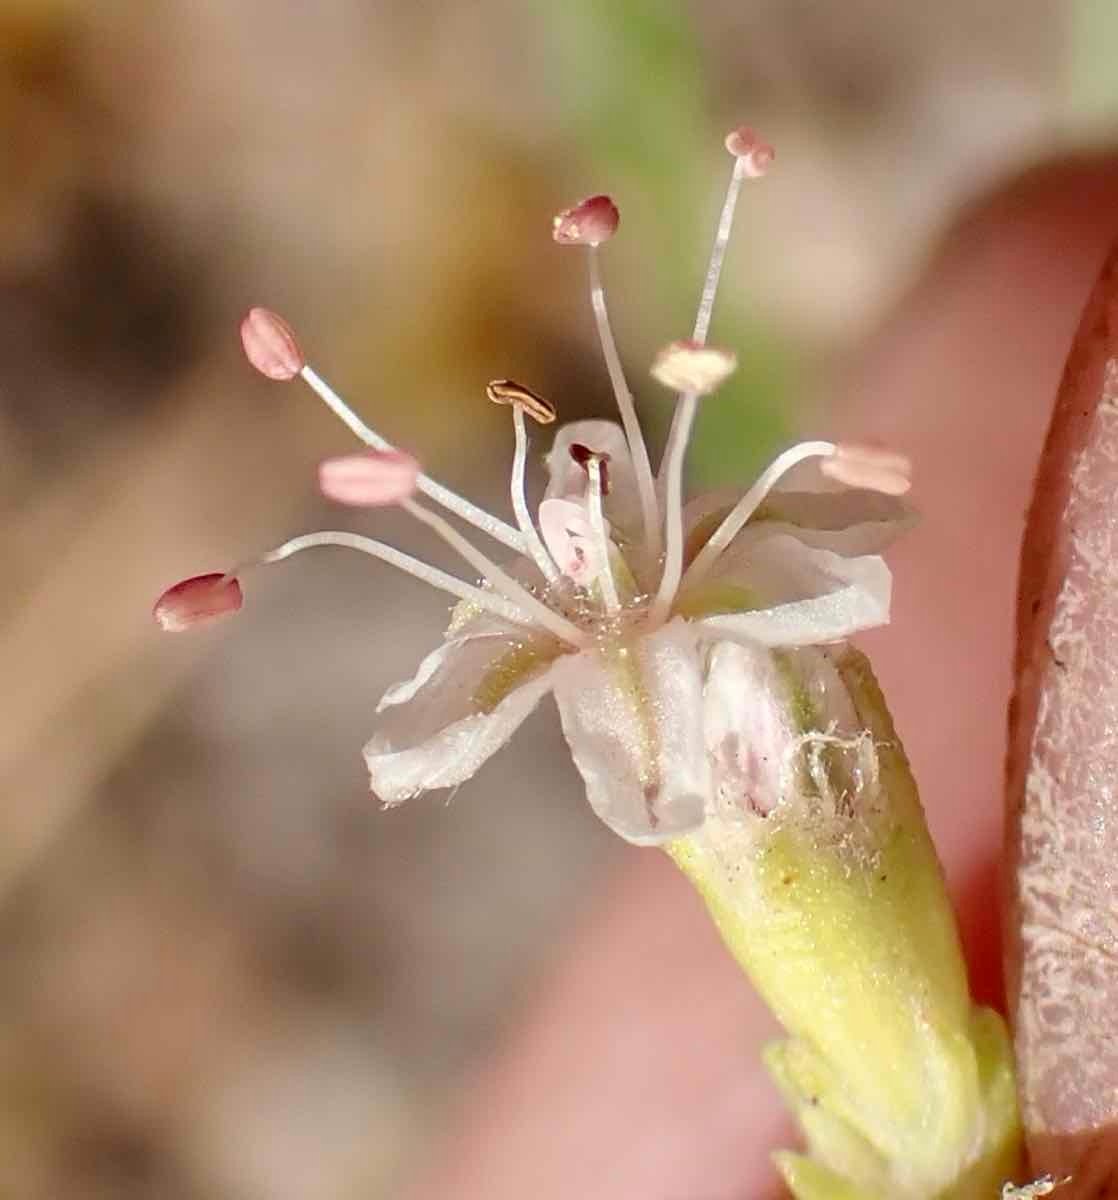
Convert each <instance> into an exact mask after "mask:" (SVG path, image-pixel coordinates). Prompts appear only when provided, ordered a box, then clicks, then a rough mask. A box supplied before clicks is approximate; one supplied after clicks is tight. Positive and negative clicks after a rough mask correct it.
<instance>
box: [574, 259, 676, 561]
mask: <svg viewBox="0 0 1118 1200" xmlns="http://www.w3.org/2000/svg"><path fill="white" fill-rule="evenodd" d="M587 262H588V263H589V265H590V305H591V307H592V308H593V310H594V323H595V324H596V325H597V327H598V340H599V341H600V342H601V344H602V354H603V356H604V357H605V360H606V369H607V370H608V371H609V379H610V383H611V384H612V385H613V394H614V396H615V397H616V398H617V407H618V410H619V411H620V413H621V424H622V425H623V426H624V428H625V440H626V441H627V442H628V443H629V456H630V457H631V458H632V460H633V472H634V474H635V475H636V479H637V494H638V496H639V497H640V505H641V519H642V521H643V523H644V540H645V545H646V547H647V548H648V555H649V558H651V559H655V558H657V556H658V555H659V553H660V545H661V536H660V509H659V505H658V503H657V500H656V482H655V480H654V479H653V477H652V463H651V461H650V460H649V457H648V447H647V446H646V445H645V441H644V434H643V432H642V431H641V423H640V419H639V418H638V417H637V410H636V406H635V405H634V403H633V393H632V392H631V391H630V390H629V385H628V384H627V383H626V381H625V370H624V368H623V367H622V365H621V356H620V355H619V354H618V353H617V343H616V342H615V341H614V338H613V329H612V327H611V326H610V322H609V310H608V309H607V308H606V291H605V288H604V287H603V286H602V273H601V268H600V266H599V263H598V247H597V246H590V247H589V248H588V251H587Z"/></svg>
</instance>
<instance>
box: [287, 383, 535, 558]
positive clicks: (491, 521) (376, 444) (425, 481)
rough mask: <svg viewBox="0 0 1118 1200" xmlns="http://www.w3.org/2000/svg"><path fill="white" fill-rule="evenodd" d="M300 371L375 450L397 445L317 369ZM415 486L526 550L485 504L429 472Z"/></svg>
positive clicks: (465, 518) (497, 537)
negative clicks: (479, 503) (472, 501)
mask: <svg viewBox="0 0 1118 1200" xmlns="http://www.w3.org/2000/svg"><path fill="white" fill-rule="evenodd" d="M299 374H300V376H301V378H302V379H303V382H304V383H306V384H307V386H308V387H309V388H310V389H311V390H312V391H313V392H314V393H315V395H317V396H318V397H319V399H320V400H322V401H323V403H324V404H325V405H326V407H327V408H329V409H330V411H331V412H332V413H333V414H334V415H335V416H336V417H338V418H339V419H340V420H341V421H342V423H343V424H345V425H346V426H348V428H349V429H350V430H351V431H352V432H353V433H355V434H356V435H357V437H358V438H360V440H361V441H363V442H364V443H365V445H366V446H372V447H373V449H374V450H393V449H395V447H394V446H393V445H392V444H391V443H390V442H389V441H387V440H386V439H385V438H383V437H381V435H380V434H379V433H377V431H376V430H375V429H370V428H369V426H368V425H366V424H365V422H364V421H362V420H361V418H360V417H359V416H358V415H357V414H356V413H355V412H354V411H353V409H352V408H350V407H349V405H348V404H347V403H346V402H345V401H344V400H343V399H342V398H341V396H339V395H338V393H337V392H335V391H334V389H333V388H332V387H331V386H330V385H329V384H328V383H327V382H326V380H325V379H323V378H322V376H321V375H319V374H318V372H317V371H315V370H313V369H312V368H311V367H309V366H306V367H304V368H303V369H302V371H300V372H299ZM416 486H417V487H418V488H419V490H420V491H421V492H423V493H424V494H425V495H427V496H429V497H430V498H431V499H432V500H434V501H435V503H436V504H441V505H442V506H443V508H446V509H448V510H449V511H450V512H452V513H455V514H456V515H457V516H459V517H461V518H462V520H463V521H467V522H469V524H471V525H473V526H474V527H475V528H476V529H480V530H481V531H482V532H483V533H487V534H488V535H489V536H490V537H491V538H493V539H494V540H496V541H498V542H503V543H504V544H505V545H506V546H508V548H509V549H510V550H516V551H517V552H518V553H521V554H522V553H524V540H523V537H522V536H521V534H520V531H519V530H517V529H514V528H513V527H512V526H511V525H509V524H507V523H506V522H505V521H502V520H501V519H500V517H495V516H494V515H493V514H492V513H489V512H486V511H485V509H484V508H479V507H478V506H477V505H476V504H472V503H471V502H470V501H469V500H466V499H465V498H464V497H462V496H459V495H458V493H457V492H452V491H451V490H450V488H448V487H444V486H443V485H442V484H441V483H438V482H437V481H436V480H434V479H432V478H431V477H430V476H429V475H420V476H419V478H418V479H417V480H416Z"/></svg>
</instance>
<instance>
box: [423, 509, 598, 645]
mask: <svg viewBox="0 0 1118 1200" xmlns="http://www.w3.org/2000/svg"><path fill="white" fill-rule="evenodd" d="M400 507H401V508H402V509H403V510H404V511H405V512H407V513H410V514H411V515H412V516H413V517H415V518H416V520H418V521H422V522H423V524H424V525H426V526H428V528H430V529H433V530H434V531H435V532H436V533H437V534H438V535H439V537H441V538H442V539H443V541H444V542H446V543H447V545H448V546H451V547H452V548H453V549H455V550H457V551H458V553H459V554H460V555H461V556H462V557H463V558H464V559H465V560H466V561H467V562H468V563H469V564H470V566H472V567H473V568H474V569H475V570H477V571H480V572H481V573H482V575H484V576H485V580H486V582H487V583H488V584H489V585H490V587H492V588H493V589H494V591H497V592H500V593H501V595H502V596H504V597H505V599H506V600H510V601H511V602H512V603H513V604H514V605H516V607H517V608H518V609H520V610H521V611H522V612H524V613H527V614H529V616H530V617H531V619H532V621H533V622H534V623H535V624H536V625H540V626H542V627H543V628H544V629H548V630H550V631H551V632H552V633H553V634H555V636H556V637H557V638H560V639H562V640H563V641H564V642H569V643H570V644H571V645H572V646H581V645H582V644H583V642H584V641H585V639H584V637H583V635H582V633H581V632H580V631H579V629H578V627H577V626H576V625H573V624H572V623H571V622H570V621H568V620H567V619H566V618H565V617H562V616H560V615H559V613H557V612H555V611H554V610H553V609H550V608H548V606H547V605H546V604H544V603H543V601H542V600H538V599H537V598H536V597H535V596H533V595H532V593H531V592H530V591H528V589H527V588H526V587H524V585H523V584H520V583H517V581H516V580H515V579H513V577H512V576H511V575H508V574H506V573H505V572H504V571H502V570H501V568H500V567H499V566H497V564H496V563H495V562H493V560H492V559H490V558H488V557H487V556H486V555H484V554H482V552H481V551H480V550H478V549H477V548H476V547H475V546H474V545H473V544H472V543H471V542H468V541H467V540H466V539H465V538H464V537H463V536H462V535H461V534H460V533H459V532H458V530H457V529H455V528H454V526H453V525H451V524H450V523H449V522H448V521H446V520H444V519H443V518H442V517H440V516H439V514H438V513H434V512H432V511H431V510H430V509H429V508H424V507H423V505H422V504H416V502H415V501H414V500H404V501H402V502H401V504H400Z"/></svg>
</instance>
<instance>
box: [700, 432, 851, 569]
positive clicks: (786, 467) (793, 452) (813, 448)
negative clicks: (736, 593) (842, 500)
mask: <svg viewBox="0 0 1118 1200" xmlns="http://www.w3.org/2000/svg"><path fill="white" fill-rule="evenodd" d="M834 453H835V445H834V443H833V442H800V443H799V444H798V445H796V446H792V447H790V448H789V449H787V450H785V451H784V453H783V454H779V455H777V457H776V458H775V459H774V460H773V461H772V463H771V464H770V465H769V466H768V467H767V468H766V469H765V471H764V472H763V473H762V475H761V477H760V478H759V479H758V480H757V482H756V483H755V484H754V485H753V486H752V487H751V488H750V489H749V491H747V492H746V493H745V495H744V496H742V498H741V499H740V500H739V501H738V502H737V504H735V505H734V507H733V508H732V509H730V511H729V512H728V513H727V514H726V516H725V518H724V519H723V521H722V523H721V524H720V525H719V526H718V528H717V529H716V530H715V531H714V533H712V534H711V535H710V537H709V538H708V539H707V541H706V544H705V545H704V546H703V548H702V549H701V550H700V551H699V553H698V554H697V555H696V556H695V560H694V561H693V562H692V563H691V565H690V566H689V567H688V568H687V570H686V571H685V572H684V575H683V581H682V582H683V583H684V584H687V583H697V582H698V581H699V580H700V579H702V578H703V576H705V575H706V573H707V572H708V571H709V570H710V569H711V567H712V566H714V563H715V561H716V560H717V558H718V556H719V555H720V554H721V553H722V551H723V550H725V549H726V547H727V546H728V545H729V544H730V543H731V542H732V541H733V540H734V538H735V537H736V536H737V535H738V533H739V531H740V530H741V529H742V528H743V526H744V525H745V523H746V522H747V521H748V520H749V518H750V517H752V516H753V514H754V513H755V512H756V511H757V509H758V508H759V507H760V506H761V505H762V504H763V503H764V501H765V497H766V496H767V495H768V494H769V492H771V491H772V489H773V488H774V487H775V486H776V485H777V483H779V482H780V480H781V478H782V477H783V476H785V475H787V473H788V472H789V471H790V470H791V469H792V468H793V467H795V466H798V465H799V464H800V463H802V462H804V461H805V460H806V459H809V458H830V456H831V455H832V454H834Z"/></svg>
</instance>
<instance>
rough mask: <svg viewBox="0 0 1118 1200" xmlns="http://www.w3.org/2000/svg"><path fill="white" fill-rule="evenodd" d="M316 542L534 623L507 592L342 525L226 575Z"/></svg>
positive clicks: (298, 540)
mask: <svg viewBox="0 0 1118 1200" xmlns="http://www.w3.org/2000/svg"><path fill="white" fill-rule="evenodd" d="M316 546H342V547H344V548H345V549H348V550H357V551H359V552H360V553H362V554H368V555H369V556H370V557H371V558H378V559H380V560H381V561H382V562H386V563H388V564H389V565H390V566H393V567H397V568H399V569H400V570H401V571H404V572H405V573H406V574H408V575H413V576H415V578H416V579H421V580H422V581H423V582H424V583H429V584H430V585H431V586H432V587H434V588H438V589H439V590H440V591H443V592H449V593H450V594H451V595H452V596H457V597H458V599H459V600H465V601H467V602H468V603H470V604H476V605H477V606H478V608H481V609H484V610H485V611H486V612H491V613H493V614H494V615H495V616H498V617H501V618H502V619H503V620H506V621H509V622H511V623H512V624H514V625H527V626H531V625H533V624H534V622H533V620H532V618H531V617H529V616H528V615H527V613H525V612H524V611H523V610H522V609H520V608H518V607H517V606H516V605H515V604H513V603H512V602H511V601H510V600H506V599H505V597H504V596H498V595H497V594H496V593H494V592H491V591H488V590H486V589H485V588H480V587H475V586H474V585H473V584H470V583H466V582H464V581H463V580H461V579H457V578H456V577H455V576H453V575H449V574H447V572H446V571H440V570H439V568H438V567H432V566H431V565H430V564H429V563H425V562H423V561H422V560H421V559H418V558H413V557H412V556H411V555H410V554H405V553H404V552H403V551H402V550H397V549H396V547H395V546H390V545H388V544H387V543H386V542H378V541H376V540H374V539H373V538H370V537H363V536H362V535H361V534H359V533H348V532H346V531H345V530H340V529H326V530H322V531H321V532H318V533H304V534H301V535H300V536H299V537H293V538H291V539H289V540H288V541H286V542H284V543H283V545H282V546H277V547H276V548H275V549H274V550H269V551H268V552H267V553H266V554H262V555H261V556H260V557H259V558H257V559H254V560H253V561H252V562H248V563H243V564H241V565H240V566H238V567H237V568H235V569H234V570H233V571H230V572H229V573H228V576H227V578H232V577H233V576H235V575H238V574H240V573H241V572H242V571H244V570H246V569H247V568H249V567H256V566H265V565H267V564H268V563H276V562H281V561H282V560H283V559H285V558H290V557H291V556H292V555H293V554H299V553H301V552H302V551H303V550H311V549H313V548H314V547H316Z"/></svg>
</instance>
